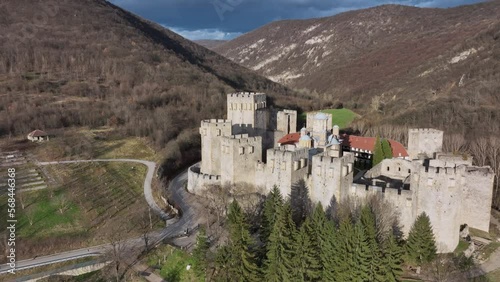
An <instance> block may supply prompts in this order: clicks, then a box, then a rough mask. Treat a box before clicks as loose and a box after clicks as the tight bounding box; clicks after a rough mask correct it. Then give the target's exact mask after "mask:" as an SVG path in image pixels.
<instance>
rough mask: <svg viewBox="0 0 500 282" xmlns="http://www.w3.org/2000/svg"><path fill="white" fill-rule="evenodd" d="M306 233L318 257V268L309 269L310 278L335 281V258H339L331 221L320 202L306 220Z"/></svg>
mask: <svg viewBox="0 0 500 282" xmlns="http://www.w3.org/2000/svg"><path fill="white" fill-rule="evenodd" d="M306 223H307V224H305V225H306V227H305V229H306V233H307V235H308V237H309V239H310V240H311V248H312V250H313V252H314V254H315V256H316V257H317V258H319V269H318V270H314V269H311V270H310V274H311V275H312V276H311V278H312V279H313V280H314V279H320V280H322V281H335V280H336V279H335V264H336V263H337V262H336V259H341V257H338V256H337V254H336V247H337V246H336V244H335V239H336V236H335V235H336V234H335V228H334V226H333V222H332V221H329V220H328V219H327V218H326V215H325V211H324V210H323V206H322V205H321V203H318V205H317V206H316V208H315V209H314V211H313V213H312V215H311V217H310V220H306Z"/></svg>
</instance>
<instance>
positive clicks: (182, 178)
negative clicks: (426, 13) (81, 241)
mask: <svg viewBox="0 0 500 282" xmlns="http://www.w3.org/2000/svg"><path fill="white" fill-rule="evenodd" d="M96 161H98V162H107V161H114V162H136V163H141V164H144V165H146V166H147V167H148V173H147V176H146V179H145V180H144V195H145V197H146V200H147V201H148V204H149V205H150V206H151V208H152V209H153V210H154V211H156V212H157V213H158V214H160V215H162V216H166V218H168V217H169V216H168V214H166V213H165V212H164V211H162V210H161V209H160V208H159V206H158V205H157V204H156V202H155V201H154V199H153V194H152V191H151V181H152V178H153V176H154V171H155V163H153V162H149V161H142V160H133V159H109V160H107V159H96V160H80V161H60V162H44V163H40V165H53V164H64V163H78V162H96ZM186 181H187V171H184V172H183V173H181V174H180V175H178V176H177V177H176V178H174V179H173V180H172V181H171V182H170V185H169V190H170V192H171V200H172V201H173V202H175V203H176V205H177V206H178V208H179V209H180V210H181V212H182V217H181V218H180V220H178V221H177V222H175V223H173V224H171V225H169V226H167V227H165V228H164V229H163V230H161V231H160V232H158V231H155V232H151V233H150V235H149V238H150V241H151V242H159V241H161V240H163V239H165V238H168V237H175V236H178V235H181V234H183V233H184V231H185V230H186V229H189V230H193V229H194V228H195V227H196V226H197V225H198V222H197V218H196V217H195V214H194V212H193V208H192V207H190V206H189V205H188V203H187V202H186V198H187V197H189V196H190V195H189V194H188V192H187V191H186V189H184V184H185V182H186ZM191 197H192V196H191ZM126 244H127V246H134V247H138V246H143V245H144V240H143V239H142V238H136V239H130V240H128V241H127V242H126ZM110 248H111V246H110V245H109V244H104V245H100V246H95V247H90V248H82V249H77V250H72V251H68V252H63V253H58V254H53V255H49V256H43V257H35V258H32V259H27V260H23V261H17V265H16V269H17V270H22V269H28V268H33V267H37V266H42V265H47V264H52V263H57V262H62V261H68V260H73V259H77V258H81V257H88V256H99V255H102V254H103V253H106V252H107V250H109V249H110ZM9 269H10V267H9V266H8V265H7V264H3V265H0V274H2V273H6V272H7V271H8V270H9Z"/></svg>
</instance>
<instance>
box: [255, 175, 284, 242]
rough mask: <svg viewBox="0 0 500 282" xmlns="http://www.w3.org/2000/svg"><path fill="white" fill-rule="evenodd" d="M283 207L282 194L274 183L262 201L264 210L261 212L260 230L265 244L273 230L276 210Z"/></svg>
mask: <svg viewBox="0 0 500 282" xmlns="http://www.w3.org/2000/svg"><path fill="white" fill-rule="evenodd" d="M282 207H283V195H281V192H280V190H279V189H278V187H277V186H276V185H275V186H274V187H273V189H272V190H271V192H269V194H268V195H267V198H266V201H265V202H264V210H263V212H262V228H261V232H260V235H261V236H260V238H261V241H262V242H263V243H264V244H266V243H267V240H268V238H269V235H271V232H272V231H273V227H274V222H275V221H276V218H277V215H278V210H280V209H281V208H282Z"/></svg>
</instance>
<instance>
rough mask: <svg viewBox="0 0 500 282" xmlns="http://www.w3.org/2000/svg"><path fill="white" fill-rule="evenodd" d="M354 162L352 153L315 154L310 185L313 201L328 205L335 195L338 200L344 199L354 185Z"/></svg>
mask: <svg viewBox="0 0 500 282" xmlns="http://www.w3.org/2000/svg"><path fill="white" fill-rule="evenodd" d="M353 164H354V155H353V154H352V153H345V154H344V155H343V156H342V157H341V158H334V157H330V156H327V155H323V154H320V155H315V156H313V157H312V164H311V176H310V178H309V185H308V186H309V193H310V197H311V200H312V201H313V203H317V202H321V204H322V205H323V207H327V206H329V205H330V202H331V200H332V198H333V197H334V196H335V199H336V201H340V200H342V199H343V198H344V197H345V194H347V193H348V191H349V189H350V187H351V185H352V179H353ZM343 194H344V195H343Z"/></svg>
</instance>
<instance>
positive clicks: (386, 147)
mask: <svg viewBox="0 0 500 282" xmlns="http://www.w3.org/2000/svg"><path fill="white" fill-rule="evenodd" d="M382 151H383V152H384V159H392V148H391V143H389V140H387V139H383V140H382Z"/></svg>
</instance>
